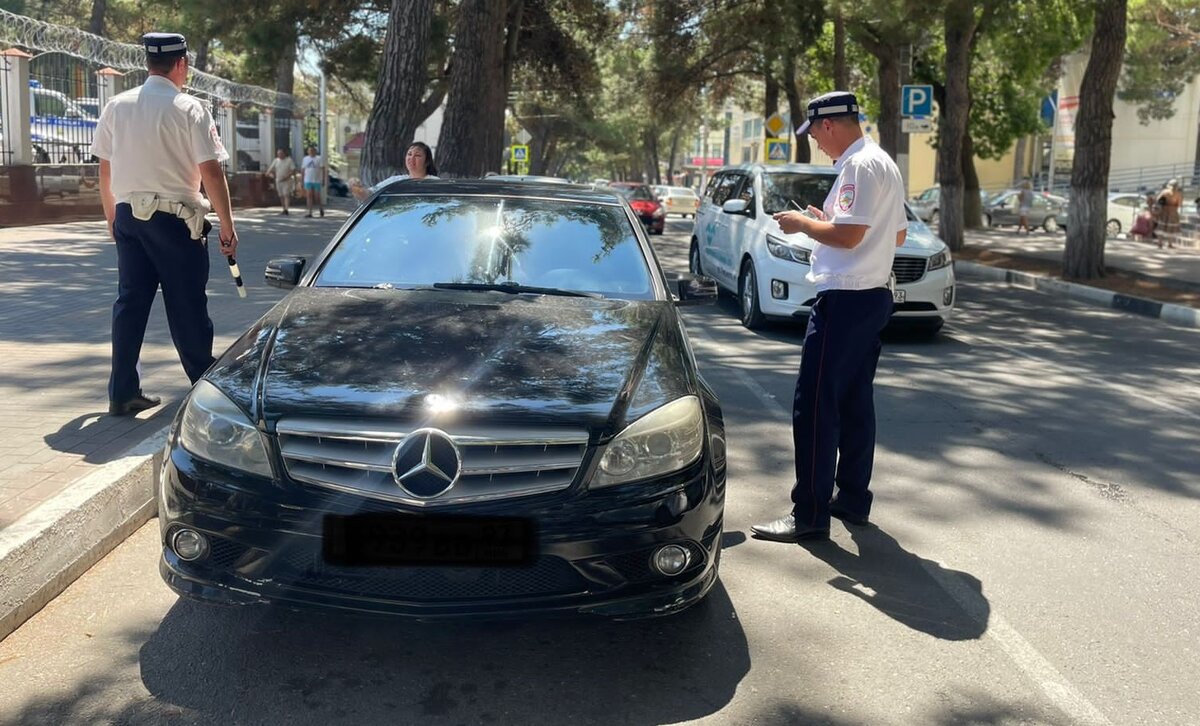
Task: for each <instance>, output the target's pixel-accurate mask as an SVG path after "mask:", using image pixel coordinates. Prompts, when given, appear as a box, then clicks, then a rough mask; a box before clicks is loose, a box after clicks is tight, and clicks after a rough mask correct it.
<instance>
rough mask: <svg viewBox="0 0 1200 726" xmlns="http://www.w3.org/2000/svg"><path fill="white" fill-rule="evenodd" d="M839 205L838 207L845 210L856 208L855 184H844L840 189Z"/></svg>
mask: <svg viewBox="0 0 1200 726" xmlns="http://www.w3.org/2000/svg"><path fill="white" fill-rule="evenodd" d="M837 205H838V209H840V210H841V211H843V212H849V211H850V210H851V209H853V208H854V185H853V184H843V185H842V187H841V188H840V189H838V195H837Z"/></svg>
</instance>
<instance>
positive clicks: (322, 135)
mask: <svg viewBox="0 0 1200 726" xmlns="http://www.w3.org/2000/svg"><path fill="white" fill-rule="evenodd" d="M318 71H320V73H321V89H320V109H321V110H320V114H321V121H320V125H319V126H318V127H317V128H318V129H319V130H318V132H317V138H318V139H319V143H318V146H317V148H318V149H319V152H320V154H321V156H322V157H323V158H324V159H325V178H324V179H322V180H321V204H322V205H324V204H325V203H326V202H328V201H329V119H328V118H326V114H327V113H328V111H329V105H328V101H329V98H328V97H327V96H326V93H325V90H326V89H325V70H324V69H323V68H320V67H319V66H318Z"/></svg>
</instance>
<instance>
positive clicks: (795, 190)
mask: <svg viewBox="0 0 1200 726" xmlns="http://www.w3.org/2000/svg"><path fill="white" fill-rule="evenodd" d="M836 178H837V177H836V176H835V175H833V174H804V173H800V172H775V173H770V174H763V177H762V180H763V211H764V212H766V213H767V214H775V213H776V212H782V211H784V210H787V209H795V208H796V207H799V208H800V209H807V208H808V205H810V204H811V205H812V206H814V207H816V208H817V209H820V208H821V207H822V206H823V205H824V204H825V197H827V196H829V190H830V189H832V188H833V180H834V179H836ZM793 203H794V205H793Z"/></svg>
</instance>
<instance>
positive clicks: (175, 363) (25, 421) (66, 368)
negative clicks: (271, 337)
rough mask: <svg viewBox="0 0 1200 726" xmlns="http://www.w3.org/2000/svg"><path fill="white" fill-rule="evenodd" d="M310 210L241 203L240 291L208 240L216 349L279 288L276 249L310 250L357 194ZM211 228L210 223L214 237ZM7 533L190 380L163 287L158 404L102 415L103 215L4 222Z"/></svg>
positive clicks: (105, 330) (106, 296) (148, 354)
mask: <svg viewBox="0 0 1200 726" xmlns="http://www.w3.org/2000/svg"><path fill="white" fill-rule="evenodd" d="M335 204H340V207H341V209H334V210H331V211H329V212H327V215H328V216H326V217H325V218H324V219H321V218H314V219H305V218H304V216H303V209H301V213H300V214H299V215H296V214H295V213H293V214H292V215H291V216H288V217H283V216H280V215H279V214H278V210H277V209H271V208H266V209H254V210H244V211H238V212H237V216H236V219H237V222H238V232H239V233H240V234H241V236H242V240H241V245H240V249H239V252H240V255H239V257H238V263H239V265H240V267H241V270H242V277H243V279H245V281H246V285H247V288H248V293H249V295H248V297H247V298H246V299H244V300H243V299H240V298H238V296H237V294H236V291H235V288H234V285H233V280H232V279H231V278H230V276H229V273H228V272H227V266H226V264H225V262H224V258H223V257H222V256H221V255H220V254H219V253H218V252H217V250H216V245H215V244H212V245H210V253H209V255H210V260H211V263H212V267H211V270H212V271H211V274H210V280H209V285H208V294H209V311H210V314H211V316H212V318H213V325H214V327H215V329H216V345H215V348H216V351H217V352H218V353H219V352H220V351H221V350H223V349H224V348H225V347H226V346H228V345H229V344H230V343H232V342H233V340H234V339H235V337H236V336H237V335H238V334H239V333H241V331H243V330H245V329H246V328H247V327H248V326H249V325H250V324H251V323H252V322H253V321H254V320H256V319H257V318H258V317H260V316H261V315H262V314H263V313H264V312H266V311H267V309H269V308H270V307H271V306H272V305H273V304H275V302H276V301H278V300H279V299H280V298H281V297H283V295H284V293H285V291H283V290H279V289H277V288H273V287H267V286H266V285H265V284H264V283H263V281H262V272H263V268H264V267H265V265H266V262H267V260H268V259H269V258H270V257H274V256H277V255H281V254H289V253H295V254H305V255H310V256H311V255H313V254H315V253H316V252H318V251H319V250H320V249H321V248H322V247H324V245H325V244H326V243H327V242H328V241H329V239H330V238H331V237H332V235H333V233H334V232H335V231H336V230H337V228H338V227H339V226H340V225H341V224H342V222H343V221H345V218H346V216H347V213H348V211H349V209H352V208H353V207H352V205H351V204H348V203H345V202H340V201H339V202H335ZM213 239H215V233H214V237H213ZM0 277H2V278H3V279H4V281H5V284H4V286H3V288H0V361H2V362H3V363H2V365H0V371H2V373H0V532H2V531H3V530H4V528H6V527H8V526H10V525H12V524H13V523H15V522H16V521H17V520H18V519H20V518H21V516H22V515H24V514H26V513H28V512H30V510H32V509H33V508H34V507H36V506H37V505H39V504H41V503H42V502H44V501H46V500H48V499H49V498H51V497H53V496H54V495H56V494H58V493H60V492H62V491H63V490H64V489H66V488H68V487H69V486H70V485H71V484H72V483H73V482H75V481H78V480H80V479H82V478H84V477H86V476H88V475H89V474H91V473H92V472H94V471H95V470H96V469H97V468H98V467H101V466H103V465H105V464H107V463H109V462H112V461H114V460H115V459H117V458H119V457H120V455H121V454H122V453H123V452H125V451H126V450H128V449H130V448H131V447H133V446H135V445H136V444H138V443H139V442H141V441H142V440H143V439H145V438H147V437H148V436H150V435H151V434H153V433H154V432H155V431H157V430H158V429H160V428H162V427H164V426H166V425H167V424H168V423H169V422H170V420H171V417H172V416H173V414H174V411H175V409H176V406H177V404H178V401H179V398H180V397H181V396H182V395H183V394H184V393H185V392H186V391H187V389H188V381H187V377H186V376H185V375H184V373H183V369H182V367H181V366H180V364H179V360H178V357H177V356H176V353H175V349H174V347H173V346H172V345H171V337H170V333H169V331H168V329H167V324H166V316H165V315H164V313H163V306H162V301H161V297H160V299H159V300H158V301H156V302H155V305H154V311H153V313H152V314H151V317H150V323H149V326H148V327H147V332H146V344H145V346H144V347H143V349H142V387H143V389H144V390H145V391H146V392H147V393H151V394H154V395H159V396H162V397H163V405H162V406H160V407H158V408H155V409H151V410H150V411H146V412H143V413H142V414H140V415H139V416H138V417H136V418H117V417H112V416H108V415H107V409H108V395H107V390H106V387H107V382H108V370H109V355H110V339H109V333H110V321H111V314H112V313H111V311H112V303H113V300H114V299H115V296H116V285H117V282H116V281H117V273H116V250H115V247H114V246H113V244H112V242H111V241H110V240H108V239H107V236H106V234H105V227H104V224H103V223H102V222H76V223H70V224H58V225H43V226H37V227H21V228H7V229H0Z"/></svg>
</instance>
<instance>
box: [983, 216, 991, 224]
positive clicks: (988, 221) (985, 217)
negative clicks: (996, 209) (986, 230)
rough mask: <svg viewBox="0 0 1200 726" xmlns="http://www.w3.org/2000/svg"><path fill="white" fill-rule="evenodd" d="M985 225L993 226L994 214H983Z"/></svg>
mask: <svg viewBox="0 0 1200 726" xmlns="http://www.w3.org/2000/svg"><path fill="white" fill-rule="evenodd" d="M983 226H984V227H991V226H992V215H990V214H985V215H983Z"/></svg>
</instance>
